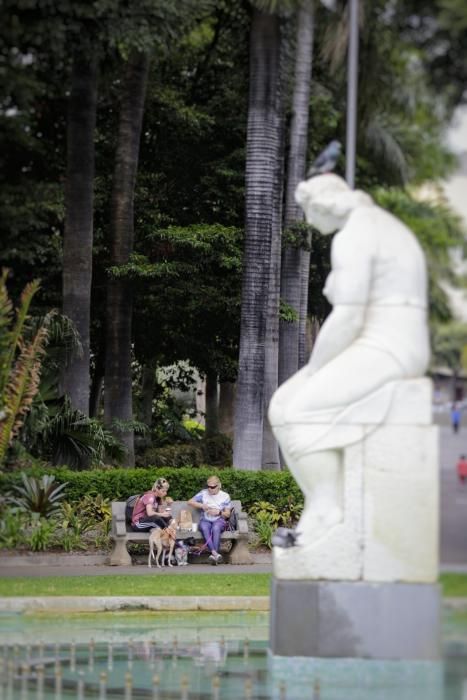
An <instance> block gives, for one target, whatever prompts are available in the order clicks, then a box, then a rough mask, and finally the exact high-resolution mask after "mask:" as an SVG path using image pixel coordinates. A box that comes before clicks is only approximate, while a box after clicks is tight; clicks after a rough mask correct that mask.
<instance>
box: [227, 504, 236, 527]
mask: <svg viewBox="0 0 467 700" xmlns="http://www.w3.org/2000/svg"><path fill="white" fill-rule="evenodd" d="M225 529H226V530H227V532H236V531H237V530H238V518H237V513H236V512H235V508H234V507H232V508H231V509H230V515H229V517H228V518H226V526H225Z"/></svg>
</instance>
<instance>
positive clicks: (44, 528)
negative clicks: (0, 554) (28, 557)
mask: <svg viewBox="0 0 467 700" xmlns="http://www.w3.org/2000/svg"><path fill="white" fill-rule="evenodd" d="M55 530H56V526H55V523H54V522H53V521H51V520H47V518H41V517H38V518H34V519H33V521H32V525H31V527H30V529H29V531H28V533H27V536H26V544H28V545H29V547H30V549H31V551H32V552H45V550H46V549H48V548H49V547H50V545H51V544H52V541H53V538H54V535H55Z"/></svg>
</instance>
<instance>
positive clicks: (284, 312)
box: [279, 299, 299, 323]
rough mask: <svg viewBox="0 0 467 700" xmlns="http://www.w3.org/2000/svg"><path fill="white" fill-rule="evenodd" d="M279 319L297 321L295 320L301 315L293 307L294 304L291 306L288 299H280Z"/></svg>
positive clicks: (290, 321) (289, 321) (287, 321)
mask: <svg viewBox="0 0 467 700" xmlns="http://www.w3.org/2000/svg"><path fill="white" fill-rule="evenodd" d="M279 319H280V320H281V321H285V322H286V323H295V321H298V319H299V315H298V313H297V311H295V309H294V308H293V306H290V304H287V302H286V301H284V300H283V299H280V300H279Z"/></svg>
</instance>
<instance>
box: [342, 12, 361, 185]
mask: <svg viewBox="0 0 467 700" xmlns="http://www.w3.org/2000/svg"><path fill="white" fill-rule="evenodd" d="M348 7H349V52H348V62H347V137H346V146H345V178H346V180H347V184H348V185H349V187H352V188H353V187H355V162H356V152H357V102H358V33H359V32H358V29H359V27H358V0H349V5H348Z"/></svg>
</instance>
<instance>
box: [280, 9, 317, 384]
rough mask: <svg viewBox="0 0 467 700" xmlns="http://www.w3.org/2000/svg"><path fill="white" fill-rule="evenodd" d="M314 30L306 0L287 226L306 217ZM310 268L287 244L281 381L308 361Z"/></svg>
mask: <svg viewBox="0 0 467 700" xmlns="http://www.w3.org/2000/svg"><path fill="white" fill-rule="evenodd" d="M313 33H314V22H313V0H303V1H302V3H301V5H300V9H299V12H298V26H297V48H296V54H295V81H294V92H293V108H292V120H291V125H290V150H289V159H288V172H287V192H286V203H285V218H284V226H285V228H288V227H289V226H291V225H292V224H293V223H294V222H299V221H303V218H304V216H303V211H302V209H301V208H300V207H299V205H298V204H297V203H296V202H295V198H294V194H295V189H296V187H297V185H298V183H299V182H300V181H301V180H303V179H304V177H305V172H306V155H307V142H308V112H309V102H310V83H311V68H312V60H313ZM309 268H310V253H309V250H307V249H305V248H302V247H300V248H297V247H293V246H286V247H285V248H284V252H283V256H282V271H281V298H282V299H283V301H284V302H286V303H287V304H288V305H289V306H291V307H292V308H293V309H294V310H295V312H296V315H297V320H296V321H291V322H286V321H281V323H280V345H279V347H280V349H279V384H282V383H283V382H285V380H286V379H288V378H289V377H290V376H291V375H292V374H294V373H295V372H296V371H297V370H298V369H299V367H301V366H302V365H303V364H304V361H305V360H304V355H305V338H306V317H307V311H308V278H309Z"/></svg>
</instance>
